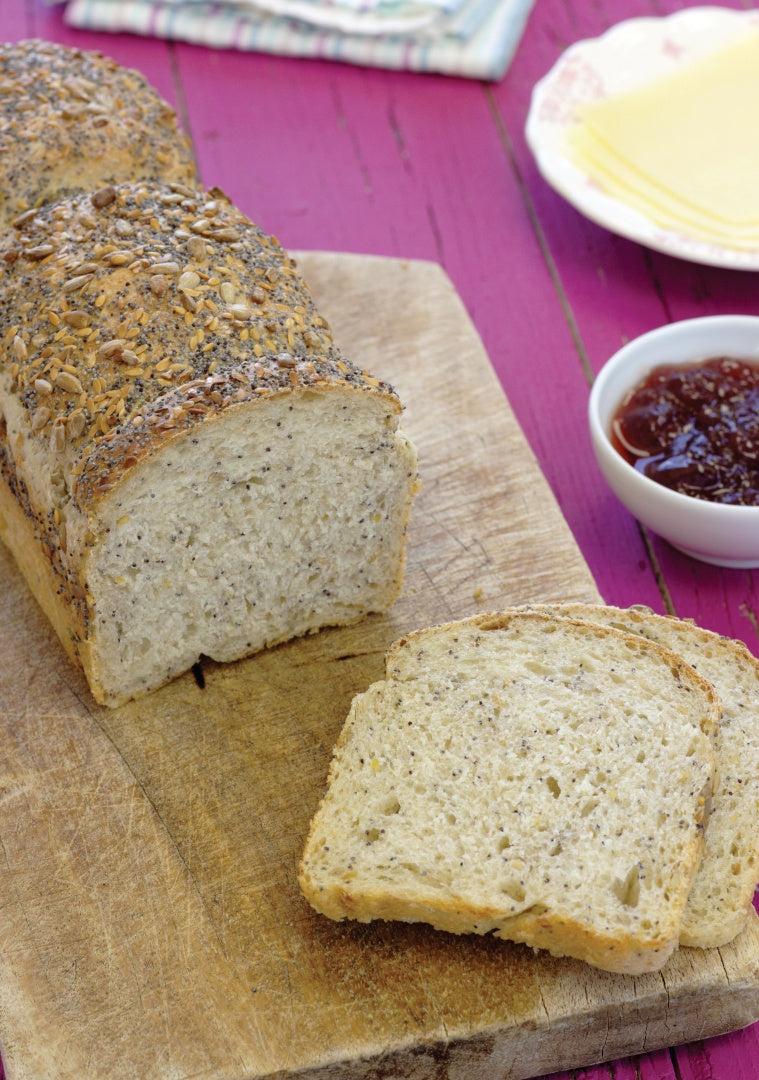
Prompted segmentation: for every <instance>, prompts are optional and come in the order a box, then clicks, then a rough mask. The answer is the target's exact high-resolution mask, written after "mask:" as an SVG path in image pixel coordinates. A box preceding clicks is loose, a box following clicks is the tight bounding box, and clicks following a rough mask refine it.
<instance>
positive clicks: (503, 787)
mask: <svg viewBox="0 0 759 1080" xmlns="http://www.w3.org/2000/svg"><path fill="white" fill-rule="evenodd" d="M718 721H719V702H718V699H717V697H716V695H715V692H714V690H713V688H712V687H711V685H710V684H709V683H708V682H706V680H704V679H703V678H702V677H701V676H700V675H698V674H697V673H696V672H695V671H694V670H693V669H692V668H691V667H689V666H688V665H687V664H685V662H684V661H683V660H682V659H680V658H679V657H677V656H676V655H675V654H674V653H672V652H671V651H669V650H667V649H664V648H662V647H660V646H658V645H655V644H653V643H652V642H649V641H647V640H645V639H643V638H640V637H636V636H635V635H632V634H625V633H622V632H620V631H618V630H614V629H610V628H608V627H602V626H593V625H591V624H589V623H584V622H582V621H579V620H570V619H555V618H551V617H549V616H546V615H541V614H538V613H532V612H523V613H502V614H494V615H482V616H476V617H474V618H470V619H466V620H463V621H461V622H456V623H450V624H447V625H445V626H441V627H433V628H431V629H427V630H422V631H420V632H418V633H415V634H412V635H410V636H409V637H407V638H404V639H402V640H401V641H400V642H398V643H397V644H396V645H395V646H393V647H392V648H391V650H390V652H389V654H388V657H387V669H386V678H385V680H384V681H382V682H378V683H375V684H374V685H373V686H371V687H370V688H369V690H367V691H366V692H365V693H363V694H360V695H358V696H357V697H356V698H355V699H354V702H353V704H352V707H351V710H350V714H349V716H348V719H347V721H346V724H345V727H344V729H343V731H342V733H341V735H340V738H339V740H338V744H337V747H336V750H335V756H334V759H333V762H332V765H331V768H330V774H329V782H328V789H327V792H326V795H325V796H324V799H323V800H322V803H321V805H320V807H319V809H318V810H317V812H316V814H315V816H314V819H313V821H312V824H311V828H310V831H309V836H308V839H307V842H306V845H305V849H304V853H303V857H302V860H301V865H300V873H299V881H300V886H301V889H302V891H303V893H304V895H305V897H306V898H307V899H308V900H309V901H310V903H311V904H312V905H313V906H314V907H315V908H316V909H317V911H319V912H321V913H323V914H324V915H327V916H329V917H330V918H333V919H342V918H346V917H347V918H353V919H359V920H361V921H369V920H371V919H378V918H379V919H400V920H404V921H411V922H413V921H423V922H428V923H431V924H432V925H433V926H435V927H437V928H439V929H441V930H447V931H452V932H454V933H465V932H472V933H479V934H484V933H488V932H491V931H492V932H494V933H495V934H496V936H499V937H502V938H507V939H511V940H513V941H518V942H524V943H527V944H529V945H532V946H534V947H538V948H543V949H548V950H550V951H551V952H554V953H558V954H566V955H570V956H574V957H577V958H579V959H582V960H585V961H587V962H589V963H591V964H593V965H595V966H598V967H600V968H604V969H606V970H609V971H616V972H623V973H631V974H636V973H640V972H645V971H652V970H656V969H658V968H659V967H661V966H662V965H663V964H664V962H665V961H666V960H667V958H668V956H669V955H670V954H671V953H672V951H673V950H674V949H675V948H676V946H677V943H678V937H679V933H680V922H681V917H682V911H683V908H684V906H685V902H686V898H687V895H688V890H689V888H690V884H691V882H692V879H693V876H694V874H695V872H696V868H697V866H698V862H699V859H700V857H701V852H702V848H703V831H704V824H705V820H706V815H707V813H708V794H709V790H710V786H711V782H712V776H713V770H714V753H713V749H712V738H711V734H712V732H713V730H714V728H715V726H716V724H717V723H718Z"/></svg>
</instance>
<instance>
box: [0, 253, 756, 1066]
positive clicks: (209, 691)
mask: <svg viewBox="0 0 759 1080" xmlns="http://www.w3.org/2000/svg"><path fill="white" fill-rule="evenodd" d="M300 261H301V266H302V268H303V271H304V273H305V275H306V277H307V278H308V279H309V280H310V282H311V284H312V286H313V288H314V291H315V293H316V295H317V298H318V300H319V301H320V303H321V306H322V309H323V310H324V312H325V313H326V314H327V315H328V317H329V318H330V319H331V321H332V323H333V326H334V327H335V330H336V332H337V336H338V338H339V340H340V341H341V343H342V344H343V345H344V347H345V348H346V350H347V351H348V352H349V353H350V354H351V355H353V356H354V357H357V358H360V360H361V361H362V362H364V363H366V364H367V365H368V366H370V367H371V368H372V370H374V371H375V372H376V373H378V374H380V375H382V376H385V377H387V378H389V379H391V380H392V381H393V382H395V384H396V385H397V387H398V389H399V390H400V392H401V394H402V396H403V397H404V399H405V401H406V402H407V412H406V419H405V426H406V427H407V429H408V431H409V433H410V434H411V435H412V437H413V438H414V439H415V441H416V442H417V444H418V448H419V452H420V463H421V473H422V478H423V489H422V492H421V494H420V495H419V497H418V501H417V504H416V507H415V510H414V516H413V523H412V526H411V530H410V536H409V551H408V571H407V580H406V587H405V591H404V595H403V597H402V598H401V599H400V600H399V601H398V603H397V604H396V605H395V607H394V609H393V611H392V612H391V613H390V614H389V615H387V616H383V617H375V618H371V619H368V620H366V621H365V622H363V623H362V624H361V625H359V626H357V627H354V628H351V629H338V630H331V631H325V632H322V633H320V634H318V635H315V636H312V637H310V638H307V639H304V640H301V641H297V642H294V643H290V644H288V645H285V646H283V647H281V648H278V649H275V650H271V651H269V652H266V653H262V654H260V655H259V656H257V657H253V658H250V659H248V660H246V661H243V662H241V663H238V664H232V665H226V666H222V665H207V666H206V667H205V672H204V674H205V686H204V688H201V686H200V685H199V684H198V682H197V681H196V680H195V679H194V678H193V677H192V675H188V676H186V677H184V678H182V679H179V680H178V681H176V682H175V683H174V684H172V685H171V686H169V687H166V688H164V689H163V690H160V691H158V692H157V693H155V694H154V695H152V696H151V697H149V698H147V699H144V700H142V701H140V702H138V703H132V704H131V705H128V706H125V707H123V708H121V709H118V710H113V711H109V710H106V709H103V708H100V707H98V706H96V705H95V703H94V702H93V700H92V699H91V697H90V695H89V693H88V690H87V688H86V685H85V683H84V681H83V680H82V678H81V677H80V676H79V675H78V673H77V672H76V671H74V670H73V668H71V666H70V665H69V664H68V662H67V661H66V659H65V658H64V656H63V654H62V652H61V650H60V649H59V647H58V645H57V642H56V640H55V639H54V637H53V635H52V633H51V631H50V629H49V627H48V625H47V624H46V622H45V620H44V618H43V617H42V616H41V614H40V612H39V610H38V609H37V607H36V605H35V603H34V601H33V600H32V599H31V598H30V596H29V594H28V593H27V591H26V589H25V587H24V585H23V583H22V581H21V580H20V578H19V576H18V575H17V573H16V571H15V568H14V566H13V564H12V562H11V560H10V558H9V557H8V555H7V553H6V552H5V551H4V550H0V582H2V587H1V588H0V642H1V644H2V655H3V660H4V679H3V682H2V685H1V686H0V843H1V848H0V851H1V854H2V870H1V872H0V907H1V908H2V916H1V917H0V962H1V964H2V968H1V969H0V1045H1V1047H2V1054H3V1059H4V1062H5V1066H6V1070H7V1075H8V1077H9V1078H10V1080H30V1078H35V1080H43V1078H44V1080H58V1078H61V1080H62V1078H72V1080H73V1078H76V1080H83V1078H89V1077H92V1078H96V1080H111V1078H117V1077H118V1078H119V1080H122V1078H123V1077H125V1076H135V1077H140V1078H141V1080H151V1078H156V1080H159V1078H160V1080H167V1078H182V1080H184V1078H189V1077H204V1078H209V1080H232V1078H234V1080H242V1078H255V1077H273V1076H277V1077H283V1076H287V1077H295V1076H303V1077H308V1078H311V1080H316V1078H320V1080H321V1078H333V1077H343V1076H344V1077H348V1076H350V1077H369V1076H371V1077H382V1076H387V1077H401V1076H403V1077H414V1078H420V1080H422V1078H427V1077H430V1078H432V1077H439V1076H441V1075H450V1076H455V1077H457V1078H460V1080H469V1078H470V1077H471V1078H474V1077H477V1078H491V1077H492V1078H496V1077H498V1078H500V1080H508V1078H511V1080H516V1078H523V1077H527V1076H535V1075H539V1074H541V1073H545V1072H549V1071H553V1070H558V1069H562V1068H569V1067H571V1066H574V1065H581V1064H590V1063H591V1062H597V1061H601V1060H605V1059H610V1058H614V1057H619V1056H622V1055H628V1054H635V1053H639V1052H642V1051H645V1050H651V1049H653V1048H655V1047H659V1046H664V1045H671V1044H674V1043H677V1042H685V1041H690V1040H694V1039H700V1038H702V1037H705V1036H709V1035H712V1034H715V1033H718V1032H723V1031H727V1030H730V1029H734V1028H738V1027H741V1026H744V1025H746V1024H748V1023H750V1022H751V1021H753V1020H754V1019H755V1018H756V1017H757V1016H758V1015H759V976H758V974H757V969H758V968H759V963H758V962H757V960H758V958H759V929H758V928H757V921H756V920H755V919H752V921H751V923H750V925H749V927H748V928H747V930H746V931H745V932H744V933H743V934H742V935H741V937H740V938H739V939H738V940H737V941H736V942H735V943H733V944H732V945H730V946H728V947H726V948H724V949H721V950H719V951H714V952H709V953H704V952H700V951H698V950H682V951H681V952H679V953H678V954H676V955H675V957H674V958H673V959H672V960H671V961H670V962H669V964H668V965H667V967H666V968H665V970H664V972H663V973H662V974H661V975H650V976H644V977H640V978H635V979H632V978H624V977H621V976H620V977H617V976H612V975H609V974H606V973H602V972H596V971H593V970H592V969H590V968H588V967H585V966H584V965H582V964H580V963H576V962H574V961H569V960H566V961H563V960H558V959H552V958H550V957H547V956H543V955H535V954H533V953H532V952H531V951H530V950H528V949H526V948H523V947H520V946H511V945H509V944H506V943H502V942H497V941H495V940H493V939H488V938H486V939H480V938H471V937H454V936H450V935H445V934H441V933H436V932H435V931H433V930H431V929H429V928H427V927H423V926H404V925H391V924H377V925H371V926H361V925H357V924H336V923H332V922H330V921H328V920H326V919H323V918H321V917H319V916H317V915H316V914H314V913H313V912H312V911H311V910H310V908H309V907H308V906H307V905H306V903H305V902H304V901H303V899H302V898H301V896H300V894H299V892H298V888H297V884H296V880H295V873H296V867H297V862H298V858H299V855H300V850H301V846H302V843H303V839H304V836H305V833H306V830H307V827H308V822H309V820H310V817H311V815H312V813H313V811H314V810H315V808H316V805H317V802H318V799H319V796H320V794H321V792H322V790H323V786H324V780H325V776H326V770H327V766H328V763H329V759H330V755H331V749H332V746H333V743H334V740H335V738H336V736H337V733H338V731H339V729H340V727H341V725H342V722H343V719H344V717H345V714H346V712H347V709H348V705H349V702H350V700H351V697H352V696H353V694H355V693H356V692H358V691H360V690H362V689H364V688H365V687H366V686H367V685H368V683H370V682H371V681H372V680H373V679H375V678H376V677H377V676H379V675H380V674H381V672H382V655H383V652H384V650H385V648H386V646H387V645H388V644H389V643H390V642H391V640H393V639H394V638H395V637H396V636H398V635H399V634H401V633H403V632H405V631H406V630H409V629H411V628H412V627H414V626H419V625H422V624H427V623H430V622H434V621H440V620H443V619H448V618H451V617H455V616H463V615H466V614H469V613H471V612H474V611H476V610H482V609H491V608H497V607H502V606H506V605H508V604H510V603H514V602H521V601H529V600H536V599H544V598H554V597H571V598H577V599H594V598H596V597H597V592H596V588H595V585H594V582H593V580H592V578H591V576H590V574H589V572H588V570H587V568H586V566H585V564H584V562H583V560H582V558H581V556H580V554H579V552H578V549H577V547H576V546H575V544H574V541H573V539H572V536H571V534H570V533H569V531H568V529H567V527H566V525H565V523H564V521H563V519H562V517H561V515H560V513H559V510H558V508H557V506H556V503H555V502H554V500H553V497H552V495H551V494H550V491H549V489H548V487H547V485H546V483H545V481H544V480H543V478H542V476H541V474H540V472H539V470H538V468H537V466H536V464H535V461H534V459H533V457H532V455H531V452H530V450H529V448H528V447H527V444H526V443H525V441H524V438H523V436H522V434H521V432H520V430H519V428H518V426H517V425H516V423H515V421H514V418H513V416H512V413H511V411H510V408H509V406H508V404H507V402H506V400H505V399H504V398H503V395H502V393H501V391H500V388H499V385H498V383H497V381H496V379H495V377H494V375H493V373H492V371H491V369H490V366H489V363H488V360H487V357H486V356H485V354H484V352H483V350H482V347H481V345H480V343H479V340H478V338H477V336H476V334H475V333H474V330H473V328H472V326H471V324H470V322H469V320H468V318H467V316H466V314H465V312H464V309H463V307H462V305H461V303H460V301H459V300H458V298H457V296H456V294H455V292H454V291H453V289H452V287H451V285H450V283H449V282H448V279H447V278H446V277H445V276H444V275H443V273H442V271H441V270H440V269H439V268H438V267H437V266H436V265H434V264H431V263H405V262H400V261H397V260H390V259H387V260H383V259H368V258H363V257H360V256H343V255H325V254H304V255H303V256H302V257H301V260H300ZM579 435H580V433H578V437H579Z"/></svg>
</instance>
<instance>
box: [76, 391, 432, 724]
mask: <svg viewBox="0 0 759 1080" xmlns="http://www.w3.org/2000/svg"><path fill="white" fill-rule="evenodd" d="M415 484H416V458H415V453H414V450H413V448H412V446H411V444H410V443H409V442H408V440H407V439H406V438H405V436H404V435H403V434H402V433H401V432H399V430H398V417H397V414H396V412H395V411H394V410H392V409H390V408H389V407H388V403H387V402H386V401H385V402H383V399H382V397H381V396H370V395H367V394H363V393H361V392H360V391H355V390H354V391H351V390H339V389H336V388H334V387H332V388H331V389H327V390H323V391H321V392H319V391H313V390H312V391H295V392H292V393H288V394H285V395H280V396H273V397H271V398H268V399H262V400H260V401H259V402H257V403H256V404H255V405H254V406H252V407H248V408H244V407H241V408H237V409H235V408H231V409H228V410H227V411H226V412H224V413H222V414H219V415H218V416H217V418H216V419H215V420H211V421H207V422H205V423H204V424H201V425H198V426H196V427H194V428H193V429H192V433H191V434H189V435H185V436H184V437H182V438H178V439H176V440H174V441H173V442H171V443H169V444H167V445H165V446H164V447H163V448H162V449H161V450H160V451H158V452H157V453H155V454H154V455H153V456H152V457H151V458H150V459H149V460H148V461H145V462H143V463H142V465H141V467H140V469H134V470H132V473H131V474H130V475H128V476H127V477H126V478H125V479H124V481H123V482H122V483H121V484H120V485H118V486H117V488H116V489H115V491H114V492H113V493H111V494H110V495H109V497H108V498H107V499H106V500H104V502H103V505H102V506H101V514H100V520H101V522H102V529H101V533H100V535H99V537H98V539H97V541H96V542H95V544H94V545H93V547H92V548H91V550H90V552H89V554H88V561H87V579H88V587H89V591H90V594H91V595H92V596H94V597H96V598H97V602H96V603H95V605H94V606H93V608H92V610H91V612H90V620H91V627H90V638H91V645H90V650H89V657H90V663H91V673H90V674H91V681H92V683H93V685H94V686H95V687H96V688H97V689H98V690H99V692H100V695H101V697H102V699H103V700H104V701H105V702H106V703H107V704H118V703H119V702H121V701H123V700H126V699H128V698H131V697H135V696H139V695H140V694H142V693H145V692H146V691H148V690H151V689H153V688H155V687H156V686H160V685H161V684H163V683H165V682H167V681H168V680H169V679H171V678H173V677H174V676H175V675H177V674H179V673H181V672H184V671H187V670H188V669H189V668H190V667H191V666H192V665H193V664H194V663H195V662H196V661H197V660H198V658H199V657H200V656H208V657H210V658H211V659H213V660H217V661H230V660H235V659H239V658H240V657H243V656H247V655H249V654H251V653H253V652H256V651H258V650H260V649H262V648H264V647H266V646H269V645H272V644H275V643H278V642H282V641H285V640H288V639H290V638H293V637H296V636H299V635H302V634H306V633H310V632H313V631H314V630H317V629H319V628H321V627H324V626H330V625H343V624H348V623H352V622H355V621H356V620H358V619H359V618H361V617H362V616H364V615H366V614H368V613H370V612H377V611H383V610H385V609H386V608H388V607H389V606H390V604H391V603H392V602H393V600H394V599H395V598H396V597H397V595H398V593H399V591H400V588H401V582H402V575H403V561H404V544H405V526H406V522H407V520H408V516H409V510H410V502H411V498H412V496H413V493H414V489H415Z"/></svg>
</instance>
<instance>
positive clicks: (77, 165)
mask: <svg viewBox="0 0 759 1080" xmlns="http://www.w3.org/2000/svg"><path fill="white" fill-rule="evenodd" d="M0 130H1V131H2V143H3V152H2V154H0V228H7V227H8V225H9V224H11V223H12V222H14V221H15V220H16V219H17V218H18V217H19V216H20V215H23V214H24V213H26V212H27V211H28V210H30V209H33V208H34V207H37V206H40V205H41V204H42V203H45V202H50V201H51V200H52V199H56V198H60V197H61V196H63V195H70V194H72V193H74V192H78V191H97V190H98V189H100V188H103V187H105V186H106V185H109V184H115V183H119V182H121V181H124V180H160V181H162V182H163V183H181V184H187V185H190V186H194V185H195V184H196V183H197V170H196V166H195V161H194V157H193V153H192V147H191V144H190V140H189V138H188V137H187V135H186V134H185V133H184V132H183V131H182V130H181V129H180V127H179V124H178V122H177V117H176V113H175V112H174V110H173V109H172V108H171V106H170V105H169V104H168V103H167V102H166V101H164V100H163V98H162V97H161V96H160V95H159V94H158V93H157V92H156V90H155V89H154V88H153V87H152V86H150V84H149V83H148V82H147V81H146V80H145V79H144V78H143V76H142V75H141V74H140V73H139V72H137V71H132V70H131V69H129V68H124V67H122V66H121V65H119V64H117V63H116V62H115V61H114V60H110V59H108V58H107V57H105V56H103V55H102V54H101V53H98V52H93V51H85V50H82V49H72V48H68V47H67V46H65V45H59V44H57V43H55V42H52V41H40V40H36V39H30V40H27V41H19V42H14V43H3V44H0Z"/></svg>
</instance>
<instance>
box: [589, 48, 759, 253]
mask: <svg viewBox="0 0 759 1080" xmlns="http://www.w3.org/2000/svg"><path fill="white" fill-rule="evenodd" d="M758 107H759V31H752V32H750V33H749V34H746V35H744V36H742V37H741V38H739V39H737V40H735V41H734V42H732V43H730V44H729V45H727V46H724V47H723V48H721V49H719V50H717V51H715V52H714V53H712V54H711V55H709V56H707V57H705V58H704V59H702V60H699V61H696V62H694V63H692V64H690V65H688V66H686V67H684V68H682V69H681V70H679V71H678V72H676V73H675V74H673V75H671V76H668V77H666V78H663V79H659V80H657V81H655V82H653V83H650V84H649V85H647V86H643V87H641V88H640V89H638V90H635V91H631V92H629V93H626V94H619V95H617V96H613V97H610V98H608V99H606V100H603V101H599V102H594V103H592V104H590V105H588V106H586V107H585V108H584V109H583V111H582V113H581V116H580V122H579V123H578V124H577V125H576V127H575V128H574V129H573V131H572V134H571V136H570V152H571V154H572V156H573V158H574V160H575V162H576V163H577V164H578V166H579V167H580V168H581V169H582V170H583V171H584V172H585V173H586V174H587V175H589V176H590V177H591V178H592V179H593V180H594V181H595V182H596V183H597V184H598V185H599V186H600V187H601V188H602V189H603V190H604V191H606V192H607V193H608V194H609V195H612V196H613V197H614V198H617V199H619V200H621V201H623V202H625V203H627V204H628V205H631V206H634V207H635V208H636V209H638V210H640V211H641V212H642V213H644V214H645V215H646V216H647V217H649V218H650V219H651V220H652V221H654V222H656V223H657V224H659V225H660V226H662V227H664V228H669V229H674V230H676V231H681V232H682V231H685V232H688V233H692V234H694V235H697V236H699V237H701V238H703V239H706V240H709V241H711V242H715V243H721V244H726V245H728V246H735V247H757V246H759V120H758V119H757V109H758Z"/></svg>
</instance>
